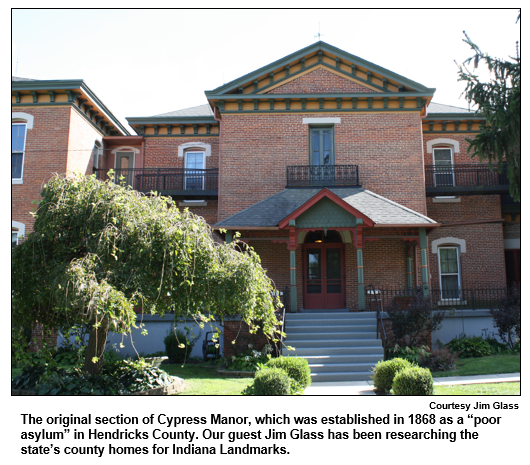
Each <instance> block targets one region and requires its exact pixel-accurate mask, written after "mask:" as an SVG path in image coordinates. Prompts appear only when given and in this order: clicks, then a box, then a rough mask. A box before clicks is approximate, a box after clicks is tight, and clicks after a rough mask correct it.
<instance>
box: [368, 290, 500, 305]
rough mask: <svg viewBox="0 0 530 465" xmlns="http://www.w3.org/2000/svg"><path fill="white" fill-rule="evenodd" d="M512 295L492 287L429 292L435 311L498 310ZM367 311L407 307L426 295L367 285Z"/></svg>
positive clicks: (417, 291)
mask: <svg viewBox="0 0 530 465" xmlns="http://www.w3.org/2000/svg"><path fill="white" fill-rule="evenodd" d="M509 292H510V288H509V287H508V286H503V285H498V286H494V285H491V284H482V285H475V286H472V287H467V286H464V287H462V288H460V289H438V288H433V289H431V290H430V301H431V303H432V307H433V309H439V310H444V309H451V308H455V309H458V310H477V309H490V308H492V307H497V306H499V305H500V304H501V302H502V301H503V300H505V299H506V298H507V297H508V295H509ZM365 295H366V300H367V302H368V308H369V310H370V311H373V310H375V306H376V305H379V307H380V309H381V311H386V310H387V309H388V308H391V307H395V306H401V307H403V308H406V307H407V306H409V305H410V304H411V303H412V301H413V300H414V299H416V297H417V296H423V289H422V288H421V287H417V288H406V287H377V286H372V285H371V286H368V287H367V288H366V291H365Z"/></svg>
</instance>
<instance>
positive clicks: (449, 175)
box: [432, 146, 455, 187]
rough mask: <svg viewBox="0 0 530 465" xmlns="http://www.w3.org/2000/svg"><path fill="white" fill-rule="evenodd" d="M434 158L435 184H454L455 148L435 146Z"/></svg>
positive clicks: (433, 150)
mask: <svg viewBox="0 0 530 465" xmlns="http://www.w3.org/2000/svg"><path fill="white" fill-rule="evenodd" d="M432 158H433V164H434V169H435V179H434V183H435V184H434V185H435V186H439V187H441V186H454V185H455V182H454V173H453V149H452V148H451V147H448V146H444V147H433V149H432Z"/></svg>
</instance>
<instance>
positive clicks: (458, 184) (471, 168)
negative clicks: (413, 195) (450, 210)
mask: <svg viewBox="0 0 530 465" xmlns="http://www.w3.org/2000/svg"><path fill="white" fill-rule="evenodd" d="M492 167H493V171H491V170H490V168H489V166H488V165H487V164H468V165H447V166H440V165H426V166H425V188H426V192H427V195H428V196H435V195H474V194H504V193H507V192H509V182H508V173H507V167H506V164H503V166H502V170H501V172H500V173H499V171H498V165H497V164H494V165H492Z"/></svg>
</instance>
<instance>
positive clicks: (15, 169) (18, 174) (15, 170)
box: [11, 123, 26, 180]
mask: <svg viewBox="0 0 530 465" xmlns="http://www.w3.org/2000/svg"><path fill="white" fill-rule="evenodd" d="M25 150H26V124H25V123H13V124H12V125H11V179H17V180H21V179H22V172H23V170H24V152H25Z"/></svg>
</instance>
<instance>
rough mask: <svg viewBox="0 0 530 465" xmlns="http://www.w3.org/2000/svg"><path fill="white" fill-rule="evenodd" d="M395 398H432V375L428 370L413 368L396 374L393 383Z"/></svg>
mask: <svg viewBox="0 0 530 465" xmlns="http://www.w3.org/2000/svg"><path fill="white" fill-rule="evenodd" d="M392 392H393V394H394V395H395V396H431V395H432V393H433V380H432V374H431V372H430V370H429V369H428V368H420V367H417V366H413V367H411V368H407V369H406V370H403V371H400V372H399V373H397V374H396V377H395V378H394V382H393V383H392Z"/></svg>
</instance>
